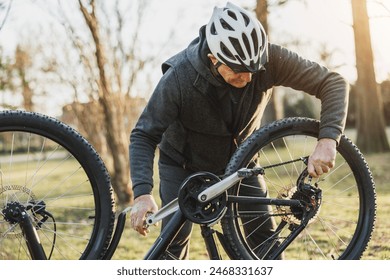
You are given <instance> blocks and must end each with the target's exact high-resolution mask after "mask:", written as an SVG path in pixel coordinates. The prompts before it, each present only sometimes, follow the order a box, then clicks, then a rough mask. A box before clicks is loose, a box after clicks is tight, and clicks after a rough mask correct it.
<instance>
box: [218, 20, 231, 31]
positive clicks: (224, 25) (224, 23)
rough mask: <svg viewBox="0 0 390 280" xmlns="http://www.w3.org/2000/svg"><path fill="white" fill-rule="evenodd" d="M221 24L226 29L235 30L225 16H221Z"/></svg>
mask: <svg viewBox="0 0 390 280" xmlns="http://www.w3.org/2000/svg"><path fill="white" fill-rule="evenodd" d="M221 25H222V27H223V28H224V29H226V30H230V31H234V29H233V27H231V26H230V25H229V24H228V23H227V22H226V21H225V20H224V19H223V18H221Z"/></svg>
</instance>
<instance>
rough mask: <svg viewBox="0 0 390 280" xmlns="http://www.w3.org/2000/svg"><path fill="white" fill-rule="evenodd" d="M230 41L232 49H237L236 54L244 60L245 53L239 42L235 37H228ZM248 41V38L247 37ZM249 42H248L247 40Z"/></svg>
mask: <svg viewBox="0 0 390 280" xmlns="http://www.w3.org/2000/svg"><path fill="white" fill-rule="evenodd" d="M229 40H230V42H231V43H232V45H233V47H234V49H235V50H236V51H237V54H238V55H239V56H240V58H241V59H242V60H245V53H244V51H243V50H242V48H241V45H240V42H239V41H238V40H237V39H236V38H232V37H229ZM247 41H248V39H247ZM248 43H249V42H248Z"/></svg>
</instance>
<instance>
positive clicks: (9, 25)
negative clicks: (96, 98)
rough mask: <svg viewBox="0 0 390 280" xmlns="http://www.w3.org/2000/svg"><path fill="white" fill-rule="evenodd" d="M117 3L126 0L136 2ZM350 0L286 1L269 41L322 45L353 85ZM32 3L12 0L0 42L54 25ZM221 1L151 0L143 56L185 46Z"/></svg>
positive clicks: (384, 63) (314, 49) (378, 23)
mask: <svg viewBox="0 0 390 280" xmlns="http://www.w3.org/2000/svg"><path fill="white" fill-rule="evenodd" d="M67 1H70V0H67ZM120 1H124V3H125V2H126V1H135V0H120ZM350 1H351V0H310V1H308V0H306V1H300V0H290V1H289V2H288V4H286V5H284V6H282V7H271V8H270V16H269V25H270V32H269V36H270V41H271V42H273V43H277V44H282V45H286V46H287V47H289V48H291V49H293V50H294V51H297V52H298V53H299V54H300V55H302V56H304V57H306V58H309V59H312V60H317V61H318V60H319V55H318V53H319V51H320V50H321V48H323V46H324V45H326V49H327V50H329V51H331V52H332V57H331V60H330V62H329V64H330V66H331V67H334V66H337V68H336V70H337V71H338V72H340V73H341V74H342V75H344V76H345V77H346V78H347V79H348V80H349V81H350V82H351V83H353V82H354V81H355V80H356V69H355V54H354V37H353V30H352V12H351V5H350ZM377 1H378V0H367V2H368V10H369V15H370V17H371V19H370V29H371V36H372V46H373V51H374V59H375V70H376V76H377V81H378V82H382V81H383V80H385V79H389V78H390V51H388V50H390V36H389V35H388V34H389V30H390V0H381V2H382V3H383V5H384V6H381V5H379V4H378V3H376V2H377ZM35 2H37V1H29V0H13V4H12V8H11V11H10V15H9V18H8V20H7V22H6V24H5V26H4V27H3V29H2V30H1V31H0V45H2V46H4V45H5V46H10V47H12V46H13V45H14V44H15V43H16V42H17V41H18V39H19V37H20V34H22V33H23V32H29V31H28V30H29V29H28V28H27V27H29V26H34V25H36V24H38V23H40V24H43V25H45V24H46V25H47V24H52V22H53V18H52V16H50V15H48V13H47V11H44V9H42V7H39V6H37V5H35V4H34V3H35ZM47 2H48V3H49V2H50V1H47ZM53 2H57V1H53ZM53 2H52V3H53ZM62 2H64V1H62ZM232 2H233V3H235V4H238V5H241V6H244V7H253V8H254V7H255V0H232ZM269 2H275V0H269ZM3 3H6V0H3ZM225 4H226V0H224V1H221V0H196V1H194V0H164V1H161V0H154V1H151V6H150V10H148V12H147V13H146V14H145V15H144V20H143V21H144V24H143V27H142V30H141V33H140V38H142V39H141V40H142V42H143V45H144V46H145V47H143V48H142V51H143V52H144V54H147V53H148V52H151V51H152V52H153V51H155V50H161V49H163V52H161V53H160V54H159V58H158V60H159V61H157V64H160V63H161V62H163V61H164V60H166V59H167V58H169V57H170V56H172V55H174V54H175V53H177V52H178V51H180V50H182V49H183V48H185V47H186V46H187V45H188V44H189V42H190V41H191V40H192V39H194V38H195V37H196V36H197V34H198V30H199V27H201V26H202V25H204V24H206V23H207V22H208V20H209V18H210V16H211V14H212V10H213V7H214V6H223V5H225ZM3 15H4V12H3V13H0V23H1V21H2V18H3ZM129 16H132V15H129ZM172 31H174V33H173V35H172V34H171V33H172ZM297 39H299V41H300V42H301V44H300V45H299V46H297V45H294V44H291V42H292V41H296V40H297ZM162 46H164V47H162ZM151 71H153V73H152V77H153V79H154V80H153V81H152V83H157V81H158V79H159V78H160V77H161V71H160V67H154V68H153V69H151ZM148 90H149V91H150V90H151V89H148Z"/></svg>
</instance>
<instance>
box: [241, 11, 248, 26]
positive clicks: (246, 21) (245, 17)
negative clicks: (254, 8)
mask: <svg viewBox="0 0 390 280" xmlns="http://www.w3.org/2000/svg"><path fill="white" fill-rule="evenodd" d="M241 15H242V17H243V18H244V21H245V26H248V25H249V23H250V19H249V17H248V16H247V15H246V14H244V13H241Z"/></svg>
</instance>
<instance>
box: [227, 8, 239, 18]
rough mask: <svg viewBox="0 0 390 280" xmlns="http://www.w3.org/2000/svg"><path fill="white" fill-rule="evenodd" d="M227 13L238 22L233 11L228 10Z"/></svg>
mask: <svg viewBox="0 0 390 280" xmlns="http://www.w3.org/2000/svg"><path fill="white" fill-rule="evenodd" d="M227 13H228V15H229V16H230V17H231V18H233V19H234V20H237V16H236V14H235V13H233V12H232V11H231V10H228V11H227Z"/></svg>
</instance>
